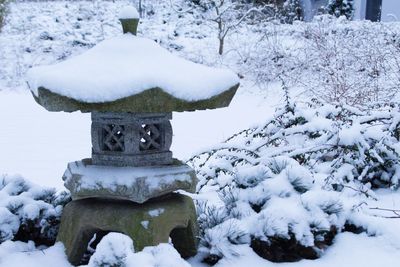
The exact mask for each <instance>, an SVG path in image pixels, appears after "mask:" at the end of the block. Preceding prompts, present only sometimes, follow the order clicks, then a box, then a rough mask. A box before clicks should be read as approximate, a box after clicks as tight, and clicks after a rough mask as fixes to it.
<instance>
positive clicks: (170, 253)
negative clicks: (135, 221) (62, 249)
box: [88, 233, 190, 267]
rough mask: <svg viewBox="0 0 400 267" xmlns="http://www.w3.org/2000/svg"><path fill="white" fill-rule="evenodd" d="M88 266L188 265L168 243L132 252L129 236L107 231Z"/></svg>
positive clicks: (146, 266)
mask: <svg viewBox="0 0 400 267" xmlns="http://www.w3.org/2000/svg"><path fill="white" fill-rule="evenodd" d="M88 266H89V267H96V266H127V267H135V266H140V267H156V266H157V267H176V266H179V267H189V266H190V265H189V264H188V263H187V262H185V261H184V260H183V259H182V258H181V256H180V255H179V253H178V252H177V251H176V250H175V249H174V248H173V246H171V245H169V244H160V245H158V246H155V247H146V248H144V250H143V251H141V252H137V253H134V246H133V242H132V239H131V238H130V237H128V236H126V235H124V234H120V233H109V234H107V235H106V236H104V237H103V239H102V240H101V241H100V243H99V244H98V245H97V248H96V252H95V253H94V254H93V256H92V257H91V258H90V261H89V264H88Z"/></svg>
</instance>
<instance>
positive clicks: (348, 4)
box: [326, 0, 354, 19]
mask: <svg viewBox="0 0 400 267" xmlns="http://www.w3.org/2000/svg"><path fill="white" fill-rule="evenodd" d="M326 11H327V12H328V13H329V14H331V15H334V16H336V17H340V16H346V18H348V19H351V18H352V17H353V13H354V1H353V0H330V1H329V3H328V5H327V6H326Z"/></svg>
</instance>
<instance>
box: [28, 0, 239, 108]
mask: <svg viewBox="0 0 400 267" xmlns="http://www.w3.org/2000/svg"><path fill="white" fill-rule="evenodd" d="M120 21H121V23H122V26H123V31H124V34H123V35H121V36H117V37H114V38H111V39H108V40H105V41H102V42H100V43H99V44H97V45H96V46H95V47H93V48H91V49H90V50H88V51H87V52H85V53H83V54H81V55H78V56H75V57H73V58H70V59H67V60H65V61H63V62H60V63H56V64H54V65H49V66H39V67H34V68H32V69H31V70H30V71H29V72H28V84H29V87H30V89H31V91H32V92H33V95H34V97H35V100H36V101H37V102H38V103H39V104H40V105H42V106H43V107H45V108H46V109H47V110H49V111H66V112H72V111H77V110H80V111H82V112H92V111H99V112H172V111H192V110H202V109H214V108H220V107H226V106H228V105H229V103H230V102H231V100H232V98H233V96H234V94H235V93H236V90H237V88H238V87H239V79H238V76H237V75H236V74H235V73H233V72H232V71H230V70H227V69H217V68H211V67H207V66H204V65H200V64H196V63H193V62H191V61H187V60H185V59H182V58H179V57H177V56H176V55H173V54H171V53H170V52H169V51H167V50H166V49H164V48H162V47H161V46H160V45H158V44H157V43H156V42H154V41H153V40H150V39H147V38H143V37H138V36H136V29H137V26H138V22H139V14H138V12H137V11H136V9H135V8H133V7H127V8H125V9H123V10H122V11H121V13H120Z"/></svg>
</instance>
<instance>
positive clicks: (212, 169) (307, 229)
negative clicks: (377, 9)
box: [190, 101, 400, 257]
mask: <svg viewBox="0 0 400 267" xmlns="http://www.w3.org/2000/svg"><path fill="white" fill-rule="evenodd" d="M399 123H400V107H399V106H398V105H386V106H377V107H374V108H373V109H370V110H359V109H355V108H352V107H348V106H334V105H329V104H322V103H319V102H317V101H315V102H311V103H306V104H304V103H297V104H296V105H289V104H288V105H287V106H286V107H284V108H282V109H278V110H277V111H276V113H275V114H274V116H273V117H272V118H271V119H269V120H267V122H266V123H265V124H263V125H260V126H258V127H254V128H250V129H246V130H244V131H242V132H240V133H238V134H236V135H234V136H232V137H231V138H229V139H228V140H227V141H226V142H225V143H223V144H222V145H221V146H220V147H217V148H215V149H213V150H211V151H208V152H205V153H203V154H200V155H198V156H196V157H194V158H193V159H192V160H191V161H190V163H192V164H193V166H194V167H195V168H196V171H197V174H198V177H199V179H200V183H199V185H198V193H199V194H200V196H201V195H203V194H204V196H209V195H216V194H217V195H219V197H220V198H221V200H222V201H214V202H208V203H202V201H200V218H199V221H200V227H201V230H202V233H201V234H202V241H203V245H204V247H205V249H206V251H207V252H208V253H210V254H211V255H217V256H218V257H222V256H226V255H229V254H230V253H232V252H231V250H233V248H232V246H231V244H232V243H233V244H242V243H250V241H251V240H261V241H266V242H274V240H276V238H283V239H293V238H294V239H295V240H296V241H297V242H299V243H300V244H301V245H303V246H304V247H313V248H314V249H315V251H316V253H319V252H320V250H319V248H320V245H319V244H321V243H324V242H326V241H327V240H325V239H326V235H327V234H328V233H329V232H332V230H333V229H336V230H338V231H340V230H341V229H342V228H343V227H344V225H345V224H346V222H347V221H348V220H349V218H350V215H351V213H352V212H354V211H355V210H356V209H357V207H359V205H360V203H361V201H362V199H365V198H372V199H374V198H375V195H374V192H373V191H372V190H371V188H373V187H391V188H393V189H394V188H397V187H398V186H399V181H400V179H399V178H400V177H399V175H400V172H399V171H400V160H399V155H400V143H399V137H400V135H399V133H400V132H399V127H400V126H399ZM201 199H204V198H202V197H199V200H201ZM208 199H212V198H210V197H208ZM324 240H325V241H324ZM327 243H329V242H327Z"/></svg>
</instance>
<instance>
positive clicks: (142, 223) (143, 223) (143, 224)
mask: <svg viewBox="0 0 400 267" xmlns="http://www.w3.org/2000/svg"><path fill="white" fill-rule="evenodd" d="M140 224H141V225H142V226H143V228H144V229H148V228H149V221H141V222H140Z"/></svg>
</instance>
